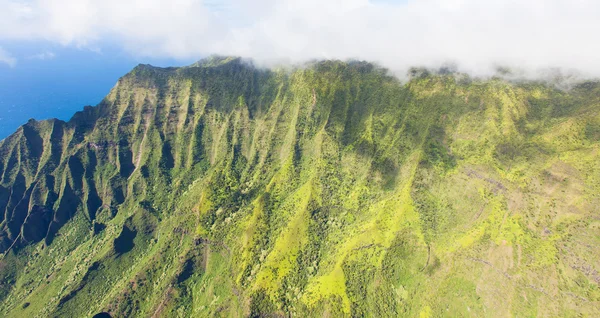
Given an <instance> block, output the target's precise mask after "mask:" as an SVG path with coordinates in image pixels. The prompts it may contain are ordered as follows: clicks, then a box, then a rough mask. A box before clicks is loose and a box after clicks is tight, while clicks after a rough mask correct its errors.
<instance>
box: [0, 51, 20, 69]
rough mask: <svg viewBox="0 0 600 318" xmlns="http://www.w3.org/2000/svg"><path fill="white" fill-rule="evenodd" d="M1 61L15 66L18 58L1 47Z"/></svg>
mask: <svg viewBox="0 0 600 318" xmlns="http://www.w3.org/2000/svg"><path fill="white" fill-rule="evenodd" d="M0 63H5V64H8V66H10V67H14V66H15V65H16V64H17V59H15V58H14V57H12V55H10V53H8V52H6V51H5V50H4V49H3V48H2V47H0Z"/></svg>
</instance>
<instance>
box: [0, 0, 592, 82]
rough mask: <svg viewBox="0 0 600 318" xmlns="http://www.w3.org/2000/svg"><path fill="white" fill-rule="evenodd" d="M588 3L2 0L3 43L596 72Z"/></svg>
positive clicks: (497, 0)
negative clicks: (111, 43) (43, 42)
mask: <svg viewBox="0 0 600 318" xmlns="http://www.w3.org/2000/svg"><path fill="white" fill-rule="evenodd" d="M598 30H600V1H597V0H521V1H514V0H485V1H484V0H407V1H401V2H399V3H397V4H394V3H393V2H392V1H377V2H370V1H368V0H294V1H293V0H253V1H251V0H238V1H235V0H221V1H217V0H212V1H208V0H204V1H202V0H29V1H27V0H20V1H17V0H0V40H2V39H5V40H7V39H10V40H32V39H37V40H40V39H41V40H47V41H52V42H57V43H61V44H63V45H75V46H90V45H91V46H94V45H98V43H100V42H103V41H108V40H110V41H117V42H118V43H119V44H120V45H122V46H123V47H124V48H126V49H127V50H129V51H130V52H132V53H134V54H137V55H147V56H169V57H175V58H190V57H198V56H203V55H207V54H212V53H218V54H227V55H242V56H246V57H252V58H255V59H257V60H259V61H272V60H282V59H283V60H289V61H291V62H301V61H303V60H306V59H311V58H340V59H346V58H358V59H366V60H372V61H376V62H379V63H382V64H383V65H385V66H388V67H390V68H393V69H398V70H403V69H406V68H407V67H409V66H414V65H424V66H438V65H440V64H442V63H444V62H448V61H452V62H455V63H457V64H458V65H459V67H460V68H461V69H463V70H469V71H472V72H476V73H486V72H488V71H489V70H490V69H491V68H492V67H494V65H498V64H502V65H510V66H515V67H522V68H526V69H539V68H548V67H560V68H566V69H577V70H579V71H582V72H584V73H588V74H591V75H596V76H598V75H600V58H599V57H598V56H599V55H598V52H600V41H597V40H596V38H597V32H598Z"/></svg>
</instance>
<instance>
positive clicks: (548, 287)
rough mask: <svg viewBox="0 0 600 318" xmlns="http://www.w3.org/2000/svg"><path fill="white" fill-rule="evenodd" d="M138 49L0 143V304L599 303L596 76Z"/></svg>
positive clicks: (189, 310)
mask: <svg viewBox="0 0 600 318" xmlns="http://www.w3.org/2000/svg"><path fill="white" fill-rule="evenodd" d="M415 75H416V76H415V77H414V78H412V79H411V80H410V81H409V82H408V83H405V84H403V83H400V82H399V81H397V80H396V79H395V78H393V77H391V76H389V75H387V73H386V71H385V70H383V69H380V68H378V67H375V66H373V65H371V64H369V63H359V62H356V63H343V62H337V61H324V62H319V63H315V64H313V65H311V66H309V67H306V68H303V69H296V70H262V69H257V68H255V67H253V66H252V65H250V64H248V63H245V62H244V61H242V60H240V59H236V58H224V59H210V60H205V61H202V62H199V63H197V64H195V65H192V66H190V67H185V68H166V69H163V68H155V67H152V66H148V65H140V66H138V67H136V68H135V69H134V70H133V71H132V72H130V73H129V74H127V75H126V76H124V77H123V78H121V79H120V80H119V82H118V83H117V85H116V86H115V87H114V89H113V90H112V91H111V92H110V94H109V95H108V96H107V97H106V98H105V100H104V101H103V102H102V103H101V104H100V105H98V106H96V107H86V108H85V109H84V111H82V112H79V113H77V114H76V115H75V116H74V117H73V119H71V120H70V121H69V122H63V121H60V120H49V121H41V122H36V121H30V122H29V123H27V124H26V125H24V126H22V127H21V128H20V129H19V130H18V131H17V132H16V133H15V134H13V135H12V136H10V137H8V138H7V139H5V140H3V141H2V142H1V143H0V173H1V175H0V176H1V179H0V211H2V213H0V252H2V253H3V255H4V256H3V258H2V259H1V260H0V268H2V271H1V273H0V280H1V281H0V284H1V285H0V299H1V300H2V305H1V306H0V312H2V313H3V314H4V315H7V316H23V315H28V316H31V315H39V316H53V315H72V316H86V315H93V314H95V313H98V312H104V311H106V312H110V313H112V314H113V315H114V316H129V315H136V316H137V315H139V316H153V315H154V316H176V315H183V316H244V315H251V316H260V315H275V316H278V315H283V316H288V315H298V316H323V315H332V316H368V315H373V316H397V315H409V316H413V315H419V314H422V315H433V316H438V315H451V316H456V315H475V316H481V315H500V316H502V315H574V314H578V313H583V314H588V315H598V314H600V313H599V312H598V308H599V306H598V305H599V302H600V291H599V290H598V284H599V283H600V276H599V274H598V271H599V270H600V268H598V265H597V264H599V263H600V262H598V257H599V255H600V250H599V249H600V248H598V246H600V245H598V243H600V235H599V234H598V233H599V231H598V228H599V226H600V220H599V218H600V211H599V210H598V206H600V205H599V203H600V202H599V201H600V200H599V196H600V165H598V164H597V162H598V156H599V154H598V146H599V141H600V85H598V84H597V83H593V82H588V83H582V84H581V85H579V86H577V87H575V88H573V89H572V90H569V91H560V90H556V89H554V88H551V87H548V86H546V85H544V84H542V83H521V84H514V83H508V82H505V81H502V80H500V79H493V80H487V81H479V80H473V79H470V78H468V77H467V76H463V75H458V74H445V75H426V74H415Z"/></svg>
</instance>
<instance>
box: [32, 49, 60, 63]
mask: <svg viewBox="0 0 600 318" xmlns="http://www.w3.org/2000/svg"><path fill="white" fill-rule="evenodd" d="M55 57H56V54H54V52H51V51H43V52H40V53H38V54H34V55H31V56H28V57H27V58H28V59H30V60H42V61H45V60H51V59H53V58H55Z"/></svg>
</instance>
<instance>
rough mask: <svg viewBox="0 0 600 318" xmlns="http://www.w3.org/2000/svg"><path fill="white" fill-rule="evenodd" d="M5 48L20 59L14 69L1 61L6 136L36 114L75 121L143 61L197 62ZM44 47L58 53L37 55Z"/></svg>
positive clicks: (0, 112) (0, 102)
mask: <svg viewBox="0 0 600 318" xmlns="http://www.w3.org/2000/svg"><path fill="white" fill-rule="evenodd" d="M3 47H4V49H6V50H8V51H9V52H11V53H12V54H13V55H14V56H16V57H17V59H18V60H17V64H16V65H15V66H14V67H9V66H8V65H6V64H0V139H4V138H6V137H7V136H9V135H10V134H12V133H13V132H14V131H15V130H16V129H17V128H18V127H19V126H20V125H23V124H24V123H26V122H27V121H28V120H29V119H30V118H34V119H36V120H42V119H48V118H58V119H62V120H69V119H70V118H71V117H72V116H73V114H74V113H75V112H77V111H79V110H82V109H83V107H84V106H86V105H97V104H98V103H99V102H100V101H102V99H103V98H104V96H106V94H107V93H108V92H109V91H110V89H111V88H112V87H113V86H114V85H115V83H116V82H117V80H118V79H119V77H121V76H123V75H125V74H126V73H127V72H129V71H130V70H131V69H132V68H133V67H135V66H136V65H137V64H139V63H144V64H146V63H148V64H153V65H157V66H181V65H187V64H191V61H179V60H166V59H145V58H134V57H131V56H130V55H128V54H126V53H124V52H118V51H104V52H101V53H99V52H93V51H89V50H80V49H73V48H60V47H58V48H57V47H52V48H50V50H48V49H47V48H39V47H22V46H18V47H12V48H11V47H10V46H8V47H7V46H6V45H3ZM41 50H44V51H42V52H52V53H51V54H46V55H50V56H46V57H45V58H41V57H40V56H39V53H36V52H40V51H41ZM15 52H16V53H15ZM36 54H37V56H36ZM52 55H54V56H52Z"/></svg>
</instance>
